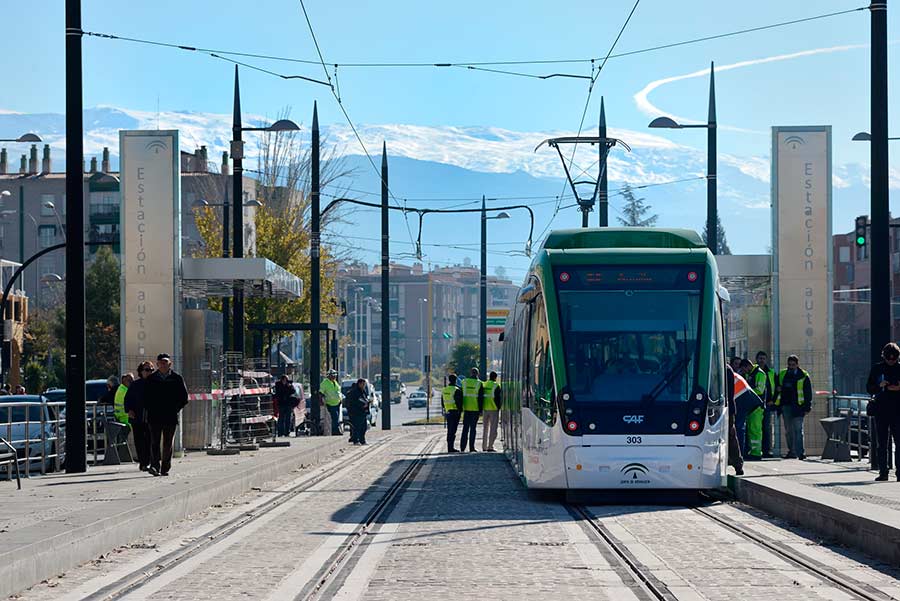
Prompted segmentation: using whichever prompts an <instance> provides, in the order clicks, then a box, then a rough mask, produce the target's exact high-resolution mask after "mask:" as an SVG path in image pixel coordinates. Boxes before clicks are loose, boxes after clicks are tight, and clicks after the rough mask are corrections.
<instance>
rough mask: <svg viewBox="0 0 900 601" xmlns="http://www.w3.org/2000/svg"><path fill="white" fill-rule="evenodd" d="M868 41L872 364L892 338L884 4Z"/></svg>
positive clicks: (882, 1) (875, 5)
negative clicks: (869, 50)
mask: <svg viewBox="0 0 900 601" xmlns="http://www.w3.org/2000/svg"><path fill="white" fill-rule="evenodd" d="M869 10H870V11H871V15H872V33H871V36H872V40H871V52H872V55H871V69H872V74H871V78H870V79H871V85H872V90H871V109H870V112H871V119H872V123H871V130H870V131H871V134H872V143H871V149H870V150H871V153H872V156H871V163H872V190H871V193H872V197H871V205H872V206H871V208H870V212H871V214H872V218H871V222H872V226H871V228H872V229H871V234H870V238H871V248H870V250H871V254H870V256H869V260H870V261H871V266H872V271H871V273H872V281H871V288H872V307H871V318H870V319H871V345H872V362H873V363H874V362H877V361H879V360H880V357H881V348H882V347H883V346H884V345H885V344H887V343H888V342H890V341H891V340H893V336H892V335H891V334H892V333H891V324H892V320H891V263H890V261H891V257H890V205H889V204H888V200H889V196H888V46H887V0H879V1H876V2H872V3H871V5H870V6H869Z"/></svg>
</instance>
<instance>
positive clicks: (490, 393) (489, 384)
mask: <svg viewBox="0 0 900 601" xmlns="http://www.w3.org/2000/svg"><path fill="white" fill-rule="evenodd" d="M482 387H483V388H484V402H483V403H482V408H483V413H482V414H481V415H482V418H481V427H482V430H481V450H482V451H487V452H488V453H493V452H494V442H495V441H496V440H497V423H498V422H499V421H500V382H498V381H497V372H495V371H492V372H491V375H490V376H488V380H487V381H486V382H484V384H482Z"/></svg>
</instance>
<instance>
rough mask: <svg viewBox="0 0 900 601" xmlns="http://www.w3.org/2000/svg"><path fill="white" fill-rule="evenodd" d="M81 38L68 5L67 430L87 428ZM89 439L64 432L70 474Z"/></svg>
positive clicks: (76, 14) (81, 467) (76, 10)
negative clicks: (81, 425)
mask: <svg viewBox="0 0 900 601" xmlns="http://www.w3.org/2000/svg"><path fill="white" fill-rule="evenodd" d="M81 36H82V31H81V0H66V230H67V241H68V244H67V245H66V422H67V423H69V424H84V423H85V389H84V385H85V381H84V367H85V366H84V352H85V347H84V174H83V173H82V165H83V164H84V140H83V137H84V117H83V106H82V102H83V99H82V80H81ZM23 213H24V211H23ZM86 437H87V432H86V429H85V428H82V427H73V428H66V473H69V474H72V473H80V472H84V471H87V449H86V444H85V443H86V440H85V439H86Z"/></svg>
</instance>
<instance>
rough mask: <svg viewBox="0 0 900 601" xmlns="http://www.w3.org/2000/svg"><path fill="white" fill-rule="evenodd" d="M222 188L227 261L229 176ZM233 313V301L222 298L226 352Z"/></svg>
mask: <svg viewBox="0 0 900 601" xmlns="http://www.w3.org/2000/svg"><path fill="white" fill-rule="evenodd" d="M222 187H223V188H224V192H225V199H224V202H223V203H222V258H223V259H227V258H228V255H229V254H230V252H231V249H230V246H231V245H230V244H229V240H230V239H231V232H230V231H229V225H230V224H229V220H230V215H228V211H229V206H228V176H227V175H226V176H225V177H224V178H223V181H222ZM230 312H231V301H230V300H229V299H228V297H227V296H225V297H223V298H222V350H223V351H225V350H227V349H228V348H229V344H228V343H229V340H228V339H229V335H230V333H231V317H230V315H229V313H230Z"/></svg>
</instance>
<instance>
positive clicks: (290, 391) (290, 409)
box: [275, 375, 300, 436]
mask: <svg viewBox="0 0 900 601" xmlns="http://www.w3.org/2000/svg"><path fill="white" fill-rule="evenodd" d="M299 404H300V399H298V398H297V395H296V393H295V392H294V385H293V384H291V381H290V380H288V377H287V376H284V375H283V376H281V377H280V378H278V381H277V382H275V407H276V409H277V410H278V422H277V424H276V426H275V429H276V434H277V435H278V436H287V435H288V434H290V432H291V417H292V416H293V413H294V407H296V406H297V405H299Z"/></svg>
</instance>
